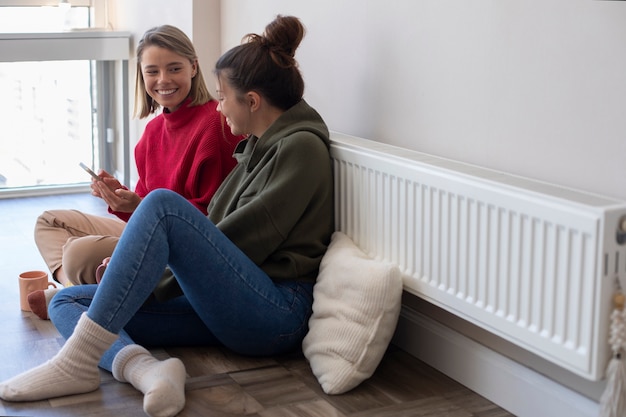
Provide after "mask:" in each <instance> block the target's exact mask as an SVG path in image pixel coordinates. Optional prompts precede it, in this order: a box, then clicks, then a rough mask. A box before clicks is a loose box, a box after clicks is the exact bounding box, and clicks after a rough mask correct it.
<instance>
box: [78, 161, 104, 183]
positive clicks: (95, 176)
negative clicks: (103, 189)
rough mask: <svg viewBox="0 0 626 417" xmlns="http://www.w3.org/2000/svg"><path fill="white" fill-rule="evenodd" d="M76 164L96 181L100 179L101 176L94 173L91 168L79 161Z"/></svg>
mask: <svg viewBox="0 0 626 417" xmlns="http://www.w3.org/2000/svg"><path fill="white" fill-rule="evenodd" d="M78 165H80V167H81V168H82V169H84V170H85V171H87V172H88V173H89V175H91V176H92V177H93V178H94V179H95V180H96V181H102V177H101V176H99V175H98V174H96V173H95V172H93V171H92V170H91V168H89V167H88V166H87V165H85V164H83V163H82V162H80V163H79V164H78Z"/></svg>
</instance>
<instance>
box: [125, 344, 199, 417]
mask: <svg viewBox="0 0 626 417" xmlns="http://www.w3.org/2000/svg"><path fill="white" fill-rule="evenodd" d="M113 376H114V377H115V379H117V380H118V381H121V382H130V383H131V384H132V386H133V387H135V388H137V389H138V390H139V391H141V392H142V393H143V394H144V397H143V410H144V411H145V412H146V414H148V415H149V416H151V417H172V416H175V415H176V414H178V413H179V412H180V411H181V410H182V409H183V407H185V379H186V378H187V372H186V371H185V365H184V364H183V363H182V361H181V360H180V359H178V358H170V359H167V360H165V361H159V360H157V359H156V358H155V357H154V356H152V354H151V353H150V352H148V350H146V349H145V348H143V347H141V346H139V345H129V346H126V347H125V348H123V349H122V350H120V351H119V352H118V354H117V355H115V359H114V360H113Z"/></svg>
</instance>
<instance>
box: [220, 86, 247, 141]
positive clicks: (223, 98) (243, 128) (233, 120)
mask: <svg viewBox="0 0 626 417" xmlns="http://www.w3.org/2000/svg"><path fill="white" fill-rule="evenodd" d="M216 91H217V100H218V105H217V110H218V111H219V112H220V113H222V114H223V115H224V117H225V118H226V124H228V127H230V131H231V132H232V134H233V135H246V134H249V133H253V132H251V112H250V106H248V105H246V103H245V100H242V99H241V98H240V97H239V96H238V95H237V91H236V90H235V89H233V88H232V87H231V86H230V84H228V82H227V81H226V80H225V79H221V80H220V79H219V78H218V80H217V83H216Z"/></svg>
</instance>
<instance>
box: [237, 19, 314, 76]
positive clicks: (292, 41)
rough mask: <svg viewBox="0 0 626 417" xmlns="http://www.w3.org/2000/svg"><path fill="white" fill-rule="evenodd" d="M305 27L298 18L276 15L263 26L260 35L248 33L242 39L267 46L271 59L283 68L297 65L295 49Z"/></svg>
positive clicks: (302, 36)
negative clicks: (263, 29) (263, 28)
mask: <svg viewBox="0 0 626 417" xmlns="http://www.w3.org/2000/svg"><path fill="white" fill-rule="evenodd" d="M304 34H305V29H304V26H303V25H302V23H301V22H300V19H298V18H297V17H294V16H281V15H278V16H276V19H274V20H273V21H272V22H271V23H269V24H268V25H267V26H266V27H265V31H264V32H263V34H262V35H257V34H253V33H251V34H248V35H246V36H245V38H244V39H247V41H248V42H256V43H258V44H259V45H260V46H262V47H264V48H267V50H268V51H269V53H270V55H271V56H272V60H273V61H274V62H275V63H276V64H277V65H279V66H281V67H283V68H289V67H292V66H297V62H296V60H295V55H296V49H298V46H300V42H302V39H303V38H304Z"/></svg>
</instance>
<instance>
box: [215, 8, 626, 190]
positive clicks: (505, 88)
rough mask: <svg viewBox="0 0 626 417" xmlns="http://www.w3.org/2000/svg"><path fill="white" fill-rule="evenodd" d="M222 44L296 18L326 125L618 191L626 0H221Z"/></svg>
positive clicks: (622, 171) (625, 157)
mask: <svg viewBox="0 0 626 417" xmlns="http://www.w3.org/2000/svg"><path fill="white" fill-rule="evenodd" d="M221 7H222V48H224V49H225V48H228V47H231V46H233V45H235V44H237V43H239V41H240V39H241V36H243V35H244V34H246V33H248V32H252V31H254V32H259V31H262V30H263V28H264V26H265V24H267V23H268V22H269V21H270V20H271V19H272V18H273V17H274V16H275V15H276V14H278V13H281V14H293V15H295V16H298V17H300V18H301V19H302V21H303V23H304V24H305V25H306V26H307V28H308V34H307V37H306V38H305V40H304V41H303V44H302V45H301V48H300V50H299V51H298V55H297V57H298V58H299V60H300V64H301V68H302V71H303V73H304V75H305V78H306V81H307V91H306V98H307V100H308V101H309V102H310V103H311V104H312V105H314V106H315V107H316V108H317V109H318V110H319V111H320V113H321V114H322V115H323V116H324V117H325V119H326V121H327V123H328V124H329V126H330V128H331V129H332V130H337V131H341V132H344V133H348V134H353V135H357V136H362V137H366V138H370V139H374V140H379V141H382V142H387V143H390V144H394V145H398V146H402V147H407V148H411V149H415V150H418V151H422V152H426V153H431V154H435V155H438V156H443V157H447V158H451V159H456V160H461V161H465V162H469V163H473V164H478V165H481V166H485V167H489V168H493V169H497V170H502V171H506V172H509V173H513V174H519V175H523V176H527V177H531V178H535V179H540V180H544V181H548V182H553V183H556V184H561V185H564V186H569V187H574V188H579V189H583V190H587V191H591V192H594V193H599V194H604V195H608V196H613V197H618V198H620V199H626V140H625V139H626V138H625V136H626V47H624V45H625V41H626V2H619V1H590V0H542V1H527V0H508V1H498V0H472V1H467V0H340V1H338V0H316V1H294V0H264V1H262V2H259V1H257V0H227V1H222V5H221Z"/></svg>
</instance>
